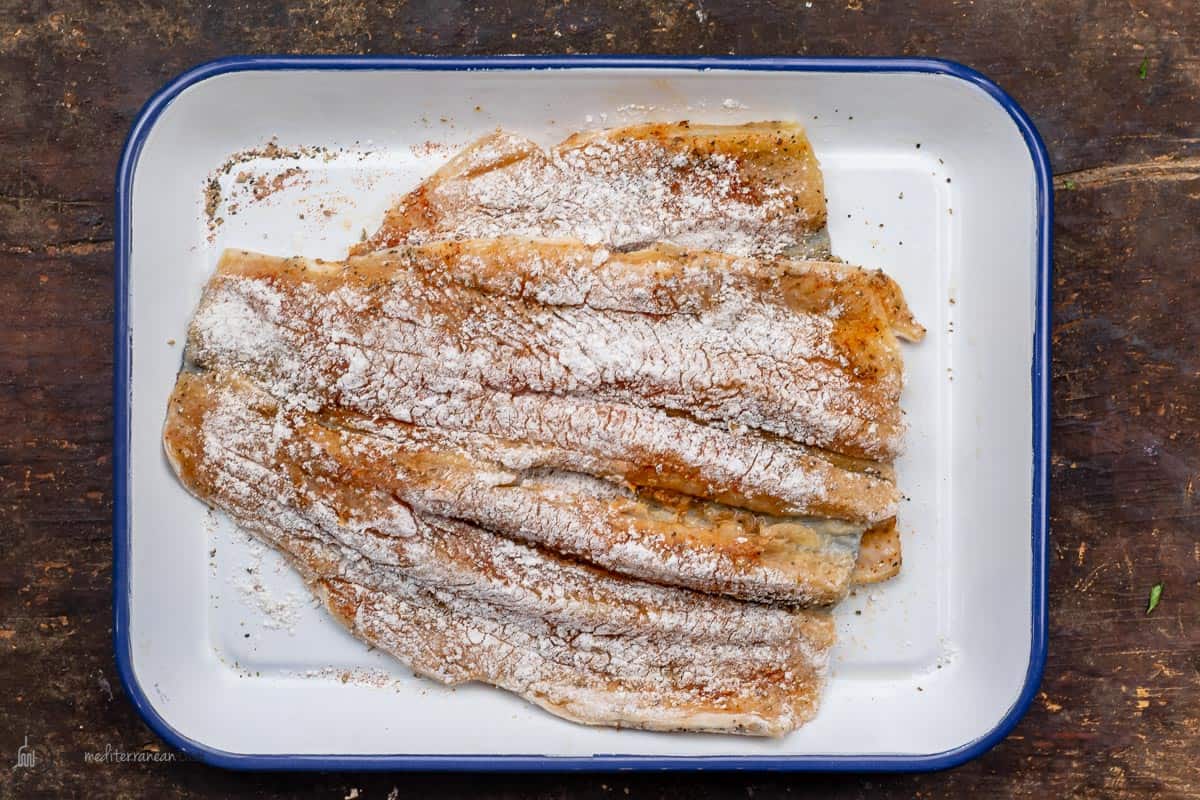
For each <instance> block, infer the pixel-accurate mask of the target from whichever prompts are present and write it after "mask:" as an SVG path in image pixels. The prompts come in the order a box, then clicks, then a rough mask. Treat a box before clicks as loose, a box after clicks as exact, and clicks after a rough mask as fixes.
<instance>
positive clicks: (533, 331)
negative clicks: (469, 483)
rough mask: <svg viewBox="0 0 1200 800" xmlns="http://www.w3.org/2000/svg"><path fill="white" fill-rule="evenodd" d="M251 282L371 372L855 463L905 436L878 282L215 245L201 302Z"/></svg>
mask: <svg viewBox="0 0 1200 800" xmlns="http://www.w3.org/2000/svg"><path fill="white" fill-rule="evenodd" d="M264 285H267V286H269V289H270V291H271V292H273V293H274V295H275V296H276V297H277V300H274V303H276V304H277V305H278V306H280V307H281V308H283V309H285V313H288V312H290V313H289V319H288V320H286V323H287V324H290V325H291V326H292V327H293V328H304V329H317V330H325V329H328V330H332V331H333V332H334V333H335V334H336V336H337V337H338V339H339V341H340V342H341V343H342V344H347V345H358V346H359V348H358V357H359V359H365V360H366V361H367V364H366V365H364V371H366V372H368V373H376V372H378V371H379V370H383V369H388V370H390V371H392V372H395V371H397V370H407V369H408V368H409V367H410V366H411V362H412V361H413V360H414V359H417V360H423V361H428V362H429V364H430V366H431V367H436V369H437V372H438V374H439V375H440V376H442V377H443V378H446V379H449V380H460V381H467V382H470V383H471V384H477V385H479V386H482V387H485V388H487V389H490V390H495V391H503V392H509V393H514V394H516V393H530V392H535V393H543V394H545V393H549V394H555V395H570V396H582V397H594V398H597V399H600V400H607V401H613V402H618V403H623V404H628V405H635V406H639V407H657V408H663V409H667V410H670V411H678V412H684V413H688V414H690V415H692V416H694V417H696V418H698V419H701V420H704V421H708V422H717V423H723V424H724V423H727V424H734V425H741V426H747V427H751V428H754V429H757V430H763V431H767V432H769V433H774V434H778V435H781V436H784V437H787V438H790V439H792V440H794V441H798V442H803V443H805V444H809V445H813V446H819V447H823V448H826V449H830V450H833V451H835V452H839V453H845V454H847V455H851V456H857V457H869V458H879V459H886V458H890V457H891V456H893V455H895V453H896V451H897V450H898V448H899V446H900V442H901V439H902V435H903V431H904V425H903V422H902V420H901V415H900V406H899V397H900V391H901V389H902V382H903V364H902V360H901V356H900V351H899V345H898V343H897V340H896V336H895V335H894V334H893V327H894V325H893V321H894V320H897V319H898V318H899V317H901V316H903V317H907V316H908V315H907V312H906V311H901V313H900V314H896V313H895V312H894V310H893V308H891V307H889V306H888V305H885V303H884V298H885V297H889V298H890V297H891V296H893V295H895V296H898V294H897V293H896V292H895V289H894V286H895V285H894V283H892V282H891V281H890V280H889V279H888V278H886V276H883V275H882V274H881V273H869V272H866V271H865V270H860V269H856V268H852V267H846V266H843V265H840V264H822V263H814V262H773V263H761V262H758V261H750V260H739V259H732V258H729V257H727V256H723V255H721V254H716V253H694V254H693V253H683V252H680V251H677V250H676V249H674V248H666V247H656V248H654V249H649V250H643V251H638V252H635V253H630V254H620V253H609V252H608V251H607V250H604V249H602V248H592V247H586V246H582V245H578V244H574V243H554V242H546V241H531V240H526V239H496V240H484V241H469V242H459V243H436V244H432V245H427V246H422V247H414V248H406V249H403V250H400V251H394V252H385V253H379V254H372V255H368V256H363V257H358V258H352V259H350V260H348V261H346V262H341V263H329V262H316V261H305V260H301V259H296V258H292V259H284V258H273V257H270V256H264V255H260V254H254V253H245V252H244V251H237V250H233V251H227V253H226V254H225V256H224V257H223V258H222V259H221V261H220V264H219V266H218V270H217V274H216V276H215V277H214V279H213V281H212V282H211V283H210V285H209V289H208V293H209V294H210V295H213V296H214V297H213V298H212V303H243V304H245V303H248V302H249V301H251V300H253V299H255V297H256V296H258V295H261V294H262V293H263V291H264ZM900 302H901V303H902V298H901V299H900ZM212 303H210V304H209V306H211V304H212ZM207 307H208V306H202V307H201V310H200V312H199V316H198V324H199V325H203V324H204V322H205V319H206V310H207ZM901 308H902V307H901ZM268 321H269V322H271V323H272V324H277V325H278V324H284V320H280V319H272V320H268ZM896 327H901V328H903V329H905V330H907V328H905V327H904V325H903V323H900V324H898V325H896ZM350 366H351V367H353V363H351V364H350ZM424 371H428V368H427V369H425V370H424ZM377 380H378V379H376V380H374V381H373V380H368V382H367V383H368V385H372V384H374V383H375V382H376V381H377Z"/></svg>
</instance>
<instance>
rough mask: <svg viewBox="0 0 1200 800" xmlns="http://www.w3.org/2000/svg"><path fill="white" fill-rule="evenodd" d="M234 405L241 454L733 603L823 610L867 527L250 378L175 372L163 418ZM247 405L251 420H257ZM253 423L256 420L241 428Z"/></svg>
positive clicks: (836, 593)
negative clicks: (540, 454) (582, 463)
mask: <svg viewBox="0 0 1200 800" xmlns="http://www.w3.org/2000/svg"><path fill="white" fill-rule="evenodd" d="M238 404H240V405H241V407H242V412H241V413H242V415H243V417H244V418H245V419H244V420H243V422H242V424H241V427H242V428H243V429H245V430H246V431H249V432H250V433H255V434H258V436H257V437H255V436H252V435H250V433H247V434H246V435H243V436H240V437H239V438H238V440H237V442H235V443H234V444H230V445H228V447H229V448H230V449H231V451H232V452H233V453H234V454H236V455H237V456H240V457H243V458H254V457H255V456H256V454H258V453H263V452H274V451H275V450H278V449H279V448H280V447H284V446H286V447H287V448H288V453H289V456H290V457H292V458H294V459H296V460H298V461H300V462H301V463H303V464H305V468H306V469H307V470H309V471H311V472H313V474H314V475H316V476H318V477H320V478H321V479H322V480H325V481H328V482H329V483H330V484H331V485H337V484H339V483H342V482H347V481H349V482H355V483H360V484H362V485H369V486H370V487H371V488H372V489H373V490H375V491H383V492H387V493H390V494H391V495H392V496H394V497H395V498H397V499H399V500H401V501H403V502H405V503H406V504H408V505H409V506H411V507H412V508H413V509H415V510H417V511H420V512H423V513H427V514H434V515H438V516H442V517H448V518H454V519H459V520H463V521H466V522H470V523H472V524H475V525H478V526H480V527H483V528H486V529H488V530H491V531H495V532H498V533H501V534H503V535H505V536H508V537H509V538H515V539H521V540H525V541H529V542H531V543H534V544H540V545H543V546H546V547H548V548H550V549H551V550H554V551H556V552H560V553H564V554H568V555H573V556H577V557H580V558H583V559H585V560H587V561H589V562H591V563H593V564H597V565H599V566H602V567H605V568H608V569H611V570H612V571H614V572H619V573H621V574H625V575H631V576H634V577H638V578H643V579H646V580H650V581H653V582H656V583H663V584H669V585H678V586H685V587H688V588H692V589H697V590H700V591H707V592H713V593H719V594H727V595H730V596H733V597H739V598H743V599H753V600H759V601H779V602H786V603H791V604H798V605H828V604H832V603H835V602H837V601H838V600H840V599H842V597H844V596H845V593H846V591H847V590H848V588H849V585H850V576H851V573H852V571H853V570H854V569H855V559H856V557H857V552H858V541H859V537H860V536H861V535H862V532H863V530H864V529H865V527H866V525H865V524H851V523H845V522H841V521H837V520H827V519H818V518H797V517H770V516H764V515H759V514H753V513H749V512H746V511H741V510H738V509H733V508H729V507H728V506H723V505H719V504H716V503H711V502H705V501H699V500H696V499H694V498H690V497H687V496H685V495H679V494H676V493H673V492H666V491H654V490H632V489H629V488H626V487H621V486H618V485H616V484H612V483H609V482H606V481H603V480H600V479H598V478H594V477H592V476H589V475H582V474H579V473H571V472H565V471H562V470H545V469H532V470H513V469H508V468H506V467H504V466H503V465H502V464H500V463H498V462H494V461H488V460H487V459H486V458H483V457H481V456H480V455H479V454H478V452H476V451H475V450H473V449H471V448H466V449H464V448H462V447H461V446H460V445H459V444H458V443H457V442H456V441H455V439H454V437H452V436H447V435H445V434H444V433H442V432H440V431H436V430H427V429H418V428H415V427H414V426H409V425H401V424H396V423H389V422H379V421H373V420H370V419H367V418H365V417H361V416H359V415H355V414H348V413H345V412H322V413H319V414H315V413H311V412H307V411H304V410H303V409H296V408H292V409H288V408H285V407H284V406H283V405H282V404H280V403H278V402H277V401H275V400H274V399H273V398H272V397H271V396H270V395H269V394H267V393H266V392H264V391H263V390H262V389H261V388H259V387H257V386H255V385H254V384H253V383H252V382H250V381H248V380H246V379H244V378H243V377H241V376H238V375H230V374H221V373H216V372H203V373H182V374H181V375H180V376H179V379H178V383H177V386H176V390H175V393H174V396H173V404H172V413H173V414H175V415H176V416H177V417H178V418H181V419H184V420H186V421H187V423H188V424H189V425H191V426H192V427H194V428H196V429H201V430H202V429H203V420H204V419H206V418H208V417H210V416H211V415H212V414H213V411H214V409H216V408H217V407H223V408H224V409H225V412H224V413H226V414H227V415H228V414H230V413H231V412H230V411H229V409H231V408H234V407H236V406H238ZM255 414H257V415H258V416H259V417H261V420H255V419H254V418H253V415H255ZM251 422H256V423H261V424H255V425H252V424H251Z"/></svg>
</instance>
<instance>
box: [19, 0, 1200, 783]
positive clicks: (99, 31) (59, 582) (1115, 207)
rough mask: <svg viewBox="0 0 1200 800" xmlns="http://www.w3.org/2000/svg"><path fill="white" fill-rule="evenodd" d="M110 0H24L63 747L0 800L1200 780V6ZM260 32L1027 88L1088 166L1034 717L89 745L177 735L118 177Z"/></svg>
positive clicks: (1060, 331)
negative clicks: (206, 746)
mask: <svg viewBox="0 0 1200 800" xmlns="http://www.w3.org/2000/svg"><path fill="white" fill-rule="evenodd" d="M101 5H102V4H95V3H88V2H84V0H64V1H63V2H55V3H51V2H33V3H30V2H17V1H16V0H0V99H2V101H3V102H0V270H3V273H2V274H3V275H4V277H5V289H6V291H4V292H0V323H2V324H0V398H2V400H0V509H3V517H2V519H3V523H4V524H3V526H2V528H0V530H2V533H0V767H5V765H4V764H3V759H4V758H9V759H10V760H15V757H16V749H17V747H18V746H19V745H20V744H21V742H22V741H23V737H24V736H26V735H28V736H29V737H30V744H31V745H33V746H34V748H35V751H36V753H37V754H38V758H39V761H38V765H37V767H36V768H34V769H30V770H12V769H8V768H7V767H5V768H2V769H0V796H2V797H7V796H14V797H18V796H20V797H23V796H46V797H67V796H94V795H96V794H101V795H107V796H128V797H142V796H154V797H226V796H231V795H234V794H237V793H248V794H251V795H253V796H258V797H336V798H344V797H349V796H352V795H353V794H354V792H355V791H357V792H358V796H359V797H368V798H383V797H388V796H389V793H390V792H391V791H392V790H393V789H395V790H396V796H397V797H404V796H409V795H417V796H428V795H431V794H435V793H436V794H438V795H442V796H447V797H457V796H470V795H485V796H492V797H519V796H531V797H562V796H565V795H567V794H570V795H572V796H580V797H597V798H599V797H623V796H625V794H626V790H628V792H629V795H630V796H637V797H641V796H648V797H674V796H678V795H680V794H684V793H686V794H688V795H691V796H694V797H696V798H716V797H727V796H739V797H742V796H751V795H752V796H754V797H783V796H792V795H801V794H811V795H813V796H821V797H832V798H865V797H868V796H870V797H872V798H878V797H913V796H920V797H939V798H941V797H945V798H953V797H961V796H963V795H966V794H968V793H971V794H976V795H979V796H983V797H1001V796H1036V797H1039V798H1044V797H1074V796H1078V797H1107V796H1118V795H1120V796H1145V797H1188V796H1193V797H1194V796H1200V778H1198V776H1197V767H1196V765H1197V764H1200V624H1198V623H1200V593H1198V579H1200V520H1198V519H1197V510H1196V508H1197V507H1196V499H1195V494H1196V491H1197V490H1198V489H1200V426H1198V425H1197V416H1198V415H1200V381H1198V380H1197V378H1198V376H1200V356H1198V355H1197V346H1196V344H1197V342H1198V341H1200V330H1198V328H1200V316H1198V315H1197V314H1195V313H1194V312H1193V309H1194V307H1195V306H1196V304H1197V303H1198V302H1200V279H1198V278H1197V277H1196V275H1197V259H1198V257H1200V230H1198V225H1197V222H1196V220H1198V219H1200V7H1198V6H1197V4H1196V3H1195V2H1194V0H1155V1H1152V2H1128V3H1117V2H1106V1H1101V2H1095V1H1090V2H1085V0H1051V1H1048V2H1038V3H1034V2H1029V0H991V1H990V2H979V1H977V2H970V1H969V0H962V1H961V2H944V1H943V0H898V1H897V2H889V3H886V4H885V3H877V2H869V0H842V1H841V2H837V3H832V4H831V3H827V2H821V0H814V2H812V4H811V5H812V7H811V8H810V7H809V4H808V3H806V2H803V0H799V1H797V2H767V3H759V2H751V1H750V0H721V1H718V0H705V1H704V2H695V1H693V2H664V1H663V0H655V1H654V2H648V3H644V4H624V5H622V6H621V7H617V8H613V7H609V5H608V4H607V3H603V2H600V1H599V0H574V1H573V2H570V3H562V4H536V3H533V4H526V3H518V2H509V3H499V4H490V3H475V2H471V3H467V2H435V1H434V0H428V1H427V2H407V3H403V2H402V3H397V4H389V5H387V6H384V5H379V6H375V5H368V4H365V3H361V2H354V1H352V0H328V1H327V2H319V1H318V0H313V1H312V2H307V3H294V4H286V3H281V2H269V3H257V2H253V3H252V2H244V3H243V2H237V3H225V4H218V3H213V4H199V3H196V4H190V3H184V2H154V1H148V2H142V3H138V4H103V7H101ZM239 52H240V53H262V52H346V53H430V54H465V53H480V54H486V53H503V52H539V53H574V52H580V53H583V52H596V53H617V52H645V53H656V52H657V53H702V54H703V53H711V54H728V53H735V54H741V55H754V54H780V53H782V54H809V55H881V54H906V55H928V56H939V57H944V58H951V59H956V60H959V61H961V62H963V63H966V64H968V65H971V66H974V67H976V68H978V69H980V70H981V71H983V72H985V73H987V74H988V75H989V76H991V77H992V78H994V79H996V80H997V81H998V82H999V83H1000V84H1001V85H1002V86H1004V87H1005V88H1006V89H1008V90H1009V91H1010V92H1011V93H1012V94H1013V95H1014V96H1015V97H1016V98H1017V99H1018V101H1020V102H1021V103H1022V104H1023V105H1024V106H1025V108H1026V109H1027V110H1028V111H1029V112H1030V113H1031V115H1032V116H1033V117H1034V119H1035V120H1036V122H1037V124H1038V126H1039V128H1040V130H1041V132H1042V134H1043V136H1044V137H1045V139H1046V141H1047V144H1048V146H1049V148H1050V151H1051V156H1052V159H1053V162H1054V164H1055V167H1056V172H1057V173H1058V174H1059V177H1058V187H1059V192H1058V196H1057V201H1056V213H1057V222H1056V226H1055V233H1056V236H1057V243H1056V248H1055V258H1056V269H1055V291H1056V295H1057V297H1056V300H1057V306H1056V309H1055V329H1054V346H1055V359H1054V369H1053V373H1054V407H1053V413H1054V421H1055V430H1054V435H1053V466H1052V482H1053V489H1054V499H1053V503H1052V526H1053V539H1054V552H1053V562H1052V572H1051V609H1052V611H1051V629H1052V631H1051V635H1052V644H1051V651H1050V660H1049V664H1048V667H1047V672H1046V679H1045V682H1044V684H1043V687H1042V689H1043V691H1042V693H1041V694H1040V695H1039V697H1038V699H1037V702H1036V703H1035V704H1034V707H1033V708H1032V710H1031V711H1030V713H1029V715H1028V716H1027V717H1026V718H1025V719H1024V720H1023V721H1022V722H1021V724H1020V725H1019V726H1018V727H1017V729H1016V731H1015V732H1014V734H1013V735H1012V736H1010V737H1009V738H1008V740H1006V741H1005V742H1004V743H1002V744H1001V745H999V746H998V747H997V748H996V749H994V750H993V751H992V752H990V753H989V754H987V755H986V756H984V757H983V758H981V759H979V760H978V761H975V762H973V763H971V764H968V765H966V766H964V767H961V768H959V769H957V770H954V771H952V772H948V773H943V774H939V775H928V776H815V777H808V776H806V777H797V778H789V777H783V776H738V775H716V776H713V775H708V776H678V777H676V776H673V777H670V778H666V777H661V776H629V777H627V776H612V777H600V776H576V777H561V776H536V777H531V776H498V777H490V778H488V779H486V780H485V781H480V780H478V779H475V778H469V777H462V776H432V777H430V776H425V777H404V778H402V779H400V778H396V777H391V776H345V775H331V776H307V775H306V776H278V775H266V776H246V775H234V774H227V773H222V772H219V771H216V770H212V769H209V768H207V767H204V766H202V765H198V764H194V763H182V762H178V761H177V762H168V763H157V764H109V765H103V766H99V765H89V764H85V763H84V760H83V753H84V752H85V751H101V752H103V751H104V749H105V748H106V746H108V747H112V748H116V749H121V750H127V751H134V750H139V749H156V748H160V747H161V745H160V744H159V743H158V742H157V739H156V738H155V736H154V735H153V734H152V733H151V732H150V731H149V730H148V729H147V728H145V726H143V725H142V724H141V722H140V721H139V720H138V718H137V716H136V714H135V713H134V712H133V710H132V708H131V706H130V705H129V703H128V701H127V699H126V698H125V697H124V695H123V693H122V690H121V688H120V686H119V685H118V684H117V680H116V675H115V671H114V667H113V663H112V656H111V646H110V637H111V629H110V614H111V602H110V597H109V592H110V559H111V550H110V536H111V527H110V523H109V516H110V514H111V489H112V486H111V476H110V474H109V468H110V463H109V460H110V457H111V433H110V427H111V409H110V396H109V392H110V390H109V385H110V384H109V381H110V378H111V369H112V351H111V344H110V325H111V308H112V306H111V279H112V268H111V247H112V244H111V240H112V175H113V170H114V168H115V164H116V158H117V155H118V151H119V146H120V142H121V140H122V138H123V137H124V134H125V132H126V130H127V129H128V126H129V124H130V122H131V121H132V119H133V117H134V115H135V114H136V112H137V109H138V108H139V106H140V105H141V103H142V102H144V101H145V99H146V98H148V97H149V95H150V94H151V93H152V92H153V91H154V90H155V89H156V88H158V87H159V86H160V85H161V84H162V83H163V82H164V81H165V80H167V79H168V78H170V77H171V76H172V75H174V74H177V73H178V72H180V71H182V70H183V69H185V68H187V67H188V66H191V65H193V64H195V63H198V62H200V61H203V60H205V59H208V58H212V57H216V56H220V55H225V54H228V53H239ZM1143 65H1144V69H1143ZM1143 72H1144V74H1145V77H1144V78H1143V77H1141V74H1142V73H1143ZM1160 580H1161V581H1163V582H1164V583H1165V585H1166V589H1165V591H1164V594H1163V600H1162V603H1161V605H1160V607H1159V608H1158V610H1157V611H1156V612H1155V613H1154V614H1153V615H1150V616H1147V615H1146V614H1145V603H1146V598H1147V594H1148V591H1149V587H1150V585H1151V584H1153V583H1155V582H1156V581H1160Z"/></svg>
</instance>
